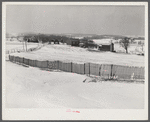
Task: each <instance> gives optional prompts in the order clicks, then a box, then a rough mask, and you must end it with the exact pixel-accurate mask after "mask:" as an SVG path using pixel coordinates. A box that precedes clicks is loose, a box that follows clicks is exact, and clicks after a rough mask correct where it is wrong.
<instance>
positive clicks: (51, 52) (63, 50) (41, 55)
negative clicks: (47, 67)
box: [13, 45, 145, 67]
mask: <svg viewBox="0 0 150 122" xmlns="http://www.w3.org/2000/svg"><path fill="white" fill-rule="evenodd" d="M13 55H16V56H20V57H25V58H28V59H33V60H60V61H69V62H70V61H72V62H75V63H86V62H90V63H97V64H116V65H128V66H138V67H140V66H144V58H145V57H144V56H139V55H131V54H125V53H113V52H94V51H88V50H87V49H85V48H80V47H72V46H69V45H47V46H45V47H43V48H41V49H40V50H37V51H33V52H30V53H20V54H19V53H16V54H13Z"/></svg>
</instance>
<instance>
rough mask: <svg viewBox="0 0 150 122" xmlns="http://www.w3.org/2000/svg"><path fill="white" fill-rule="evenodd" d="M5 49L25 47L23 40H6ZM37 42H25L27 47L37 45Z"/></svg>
mask: <svg viewBox="0 0 150 122" xmlns="http://www.w3.org/2000/svg"><path fill="white" fill-rule="evenodd" d="M5 45H6V46H5V50H13V49H26V48H25V43H24V42H19V41H6V44H5ZM37 46H38V43H27V48H33V47H37Z"/></svg>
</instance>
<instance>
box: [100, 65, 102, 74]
mask: <svg viewBox="0 0 150 122" xmlns="http://www.w3.org/2000/svg"><path fill="white" fill-rule="evenodd" d="M101 66H102V65H100V67H99V76H101Z"/></svg>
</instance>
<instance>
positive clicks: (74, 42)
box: [66, 38, 80, 46]
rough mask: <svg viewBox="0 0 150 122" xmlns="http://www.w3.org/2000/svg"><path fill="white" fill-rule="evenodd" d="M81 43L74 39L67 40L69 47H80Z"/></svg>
mask: <svg viewBox="0 0 150 122" xmlns="http://www.w3.org/2000/svg"><path fill="white" fill-rule="evenodd" d="M79 42H80V40H79V39H73V38H71V39H68V40H66V43H67V45H71V46H79Z"/></svg>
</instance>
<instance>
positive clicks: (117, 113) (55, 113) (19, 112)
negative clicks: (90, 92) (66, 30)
mask: <svg viewBox="0 0 150 122" xmlns="http://www.w3.org/2000/svg"><path fill="white" fill-rule="evenodd" d="M7 5H108V6H110V5H111V6H113V5H122V6H126V5H129V6H133V5H134V6H135V5H140V6H145V100H144V101H145V108H144V109H71V110H75V111H80V113H73V112H66V109H48V108H47V109H38V108H35V109H21V108H20V109H8V108H5V90H6V89H5V77H6V74H5V40H6V37H5V36H6V6H7ZM68 109H69V108H68ZM2 119H3V120H147V119H148V2H2Z"/></svg>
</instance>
